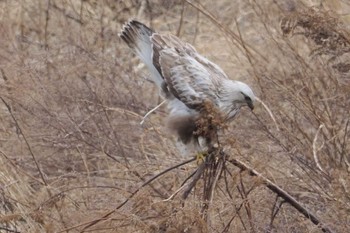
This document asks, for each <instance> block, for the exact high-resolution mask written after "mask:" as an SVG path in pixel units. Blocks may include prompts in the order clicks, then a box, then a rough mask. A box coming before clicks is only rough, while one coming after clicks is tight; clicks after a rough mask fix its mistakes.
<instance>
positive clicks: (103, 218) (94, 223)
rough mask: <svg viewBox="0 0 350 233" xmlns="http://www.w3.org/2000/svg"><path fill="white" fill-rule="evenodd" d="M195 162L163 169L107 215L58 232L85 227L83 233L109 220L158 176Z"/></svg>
mask: <svg viewBox="0 0 350 233" xmlns="http://www.w3.org/2000/svg"><path fill="white" fill-rule="evenodd" d="M194 160H195V158H192V159H189V160H186V161H184V162H182V163H179V164H177V165H175V166H172V167H170V168H168V169H165V170H164V171H162V172H160V173H158V174H157V175H155V176H153V177H152V178H151V179H149V180H147V181H146V182H144V183H143V184H142V185H141V186H140V187H139V188H137V189H136V190H135V191H134V192H132V193H131V194H130V196H129V197H128V198H127V199H125V201H123V202H122V203H121V204H119V205H118V206H117V207H115V208H114V209H113V210H111V211H108V212H107V213H105V214H104V215H103V216H102V217H100V218H98V219H95V220H92V221H88V222H85V223H81V224H79V225H76V226H73V227H69V228H66V229H64V230H62V231H59V232H65V231H69V230H72V229H76V228H78V227H81V226H85V227H84V228H83V229H82V230H81V231H80V232H85V231H86V230H87V229H88V228H90V227H92V226H94V225H96V224H97V223H99V222H101V221H104V220H107V219H108V218H109V216H110V215H112V214H113V213H114V212H115V211H117V210H118V209H120V208H122V207H123V206H124V205H125V204H126V203H127V202H128V201H129V200H130V199H131V198H132V197H133V196H135V195H136V194H137V193H138V192H139V191H140V190H141V189H142V188H143V187H145V186H147V185H149V184H150V183H151V182H152V181H154V180H156V179H157V178H159V177H160V176H162V175H164V174H166V173H168V172H169V171H171V170H174V169H176V168H178V167H181V166H183V165H185V164H188V163H191V162H193V161H194Z"/></svg>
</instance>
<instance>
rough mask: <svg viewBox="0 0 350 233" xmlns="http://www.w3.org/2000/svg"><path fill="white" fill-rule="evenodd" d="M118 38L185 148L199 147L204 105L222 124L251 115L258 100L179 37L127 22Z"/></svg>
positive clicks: (137, 23)
mask: <svg viewBox="0 0 350 233" xmlns="http://www.w3.org/2000/svg"><path fill="white" fill-rule="evenodd" d="M119 36H120V38H121V39H122V40H123V41H125V43H126V44H127V45H128V46H129V47H130V48H131V49H132V50H133V51H134V53H135V54H136V55H137V56H138V57H139V58H140V59H141V61H142V62H143V63H145V65H146V66H147V68H148V69H149V71H150V73H151V76H152V80H153V81H154V83H155V84H156V85H157V86H158V88H159V92H160V95H161V96H162V97H163V98H164V99H165V100H166V102H167V104H168V108H169V110H170V111H169V117H168V126H169V128H170V129H172V130H173V132H175V133H177V135H178V137H179V139H180V140H181V141H182V142H183V143H184V144H188V143H190V142H193V143H197V144H198V137H199V136H200V135H198V133H196V132H197V131H198V122H197V121H198V119H200V118H201V117H205V116H203V114H208V113H207V112H205V111H202V109H203V107H204V105H205V104H208V103H209V104H211V105H212V107H213V108H215V110H216V111H217V112H219V113H220V114H221V115H222V116H223V119H224V121H225V122H229V121H230V120H232V119H233V118H234V116H236V114H237V113H238V112H239V110H240V108H241V107H242V106H248V107H249V108H251V109H252V110H253V108H254V101H255V99H256V97H255V95H254V93H253V91H252V90H251V88H250V87H249V86H248V85H247V84H245V83H243V82H240V81H233V80H230V79H229V78H228V77H227V75H226V74H225V73H224V71H223V70H222V69H221V68H220V67H219V66H217V65H216V64H214V63H212V62H211V61H209V60H208V59H206V58H205V57H203V56H202V55H200V54H199V53H198V52H197V51H196V49H195V48H194V47H193V46H192V45H190V44H188V43H186V42H184V41H182V40H181V39H180V38H178V37H176V36H174V35H170V34H160V33H157V32H155V31H153V30H152V29H150V28H149V27H147V26H146V25H144V24H143V23H140V22H138V21H136V20H131V21H129V22H127V23H125V24H124V25H123V29H122V31H121V33H120V34H119ZM207 140H209V141H210V138H207Z"/></svg>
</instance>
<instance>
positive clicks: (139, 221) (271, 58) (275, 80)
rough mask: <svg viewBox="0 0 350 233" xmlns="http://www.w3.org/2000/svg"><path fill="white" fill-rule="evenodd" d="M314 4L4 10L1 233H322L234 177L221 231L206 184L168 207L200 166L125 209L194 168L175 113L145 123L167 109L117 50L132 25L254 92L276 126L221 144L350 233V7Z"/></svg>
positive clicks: (265, 118) (289, 0)
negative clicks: (172, 124)
mask: <svg viewBox="0 0 350 233" xmlns="http://www.w3.org/2000/svg"><path fill="white" fill-rule="evenodd" d="M280 2H282V3H280ZM311 2H313V3H315V2H316V1H307V0H303V1H302V0H286V1H274V0H268V1H248V0H240V1H235V4H233V3H231V2H230V1H226V0H223V1H217V2H216V1H200V4H199V3H198V2H196V1H184V2H183V1H175V0H174V1H166V2H164V3H163V1H156V0H149V1H138V0H130V1H109V0H105V1H92V0H91V1H90V0H87V1H79V0H76V1H56V0H50V1H42V0H34V1H29V0H28V1H27V0H22V1H2V2H0V17H1V20H0V32H1V33H0V34H1V36H0V89H1V95H0V96H1V98H2V100H3V101H0V106H1V111H0V115H1V117H0V122H1V128H0V143H1V144H0V145H1V146H0V184H1V196H0V197H1V198H0V200H1V206H2V208H0V209H1V211H0V231H1V232H80V231H82V229H84V227H85V232H321V229H320V228H319V227H317V226H315V225H313V224H312V223H311V222H310V221H309V220H308V219H305V218H304V217H303V216H302V215H301V214H300V213H298V212H297V211H296V210H295V209H294V208H292V207H291V206H289V205H288V204H286V203H283V202H281V201H280V199H279V198H278V197H277V196H276V194H274V193H273V192H271V191H269V190H268V189H267V188H266V187H265V186H264V185H263V182H262V181H261V180H260V179H259V178H257V177H251V176H250V175H249V173H248V172H241V171H240V170H239V169H237V168H236V167H235V166H233V165H230V164H227V167H225V169H224V170H223V171H224V172H223V173H222V174H221V176H220V179H219V180H218V181H217V185H216V189H215V193H214V197H213V200H212V203H211V205H210V208H209V209H208V215H209V216H210V218H208V219H207V221H204V220H203V218H202V217H201V216H202V215H201V210H202V207H203V206H202V204H203V203H202V202H201V199H202V197H203V189H202V188H203V186H205V184H204V183H203V182H204V181H205V180H203V179H200V180H199V181H198V183H197V185H196V187H195V188H194V190H193V191H192V192H191V194H190V195H189V197H188V198H187V199H186V200H185V201H183V200H182V199H181V195H179V196H175V197H174V198H172V199H171V200H167V201H164V200H165V199H167V198H168V197H170V196H171V195H172V194H173V193H174V192H175V191H176V190H177V189H178V188H180V186H181V184H182V182H183V181H184V180H185V179H186V178H187V177H188V176H190V175H191V174H192V173H193V171H194V170H195V169H196V167H197V166H198V165H197V164H196V163H195V162H193V163H190V164H186V165H184V166H182V167H180V168H176V169H173V170H171V171H169V172H167V173H166V174H164V175H163V176H161V177H159V178H157V179H156V180H155V181H153V182H151V183H150V184H149V185H147V186H145V187H143V188H142V189H139V191H138V192H137V193H136V194H135V195H134V196H133V197H132V198H130V200H129V201H128V202H127V203H126V204H125V205H124V206H122V207H121V208H118V209H115V208H117V207H118V206H119V205H120V204H121V203H122V202H123V201H125V199H127V198H128V197H129V196H130V195H131V194H132V193H135V190H137V189H138V188H139V187H140V186H141V185H142V184H143V183H144V182H145V181H146V180H148V179H149V178H151V177H153V176H154V175H155V174H157V173H159V172H161V171H163V170H165V169H167V168H170V167H172V166H174V165H176V164H179V163H180V162H181V161H185V160H187V159H189V158H186V157H183V155H182V154H181V153H180V152H179V149H178V148H177V147H176V143H175V139H174V138H172V137H171V136H169V135H168V132H167V130H166V129H165V128H164V127H163V125H164V124H163V121H164V116H166V109H165V108H162V109H161V110H159V111H157V113H156V114H153V115H151V116H150V119H148V120H147V121H146V123H145V125H144V126H142V127H141V126H140V125H139V122H140V121H141V120H142V116H143V115H144V114H145V113H146V112H147V111H148V110H150V109H151V108H153V107H154V106H155V105H156V104H157V103H158V101H159V99H158V96H157V91H156V89H155V87H154V85H153V84H152V83H150V82H149V78H148V76H147V73H146V71H145V69H144V68H143V67H142V66H140V65H138V64H139V61H138V60H137V59H136V58H134V56H133V55H132V54H130V51H129V49H128V48H127V46H125V45H124V44H123V43H122V41H121V40H119V39H118V38H117V33H118V32H119V30H120V27H121V25H122V23H124V21H126V20H128V19H129V18H133V17H137V18H139V19H140V20H142V21H144V22H145V23H146V24H149V25H152V27H154V28H155V29H156V30H158V31H162V32H170V33H173V34H178V35H179V36H180V37H181V38H183V39H184V40H186V41H188V42H190V43H193V44H194V45H195V47H196V48H197V49H198V51H200V52H201V53H203V54H204V55H206V56H207V57H209V58H210V59H211V60H213V61H215V62H216V63H218V64H219V65H220V66H221V67H222V68H223V69H224V70H225V71H226V72H227V74H228V75H229V76H230V77H232V79H239V80H244V81H245V82H247V83H249V84H250V85H251V86H252V87H253V89H254V90H255V92H256V93H257V94H258V96H259V98H260V99H261V100H262V101H263V102H264V103H265V104H266V105H267V106H268V107H269V108H270V110H271V112H272V113H273V115H274V116H275V118H276V119H275V120H276V122H274V121H273V120H271V117H270V115H269V113H268V112H267V111H266V110H265V109H264V108H263V107H262V106H258V107H257V109H256V111H255V112H254V114H252V113H251V112H250V111H246V110H243V111H242V112H241V113H240V115H239V116H238V117H237V119H236V120H235V121H234V122H233V123H232V124H231V126H230V127H229V128H228V129H226V130H225V131H224V133H222V135H220V140H221V141H222V142H224V143H223V144H225V145H226V146H225V151H226V153H228V154H229V155H230V156H232V157H234V158H238V159H240V160H241V161H244V162H245V163H247V164H249V165H250V166H251V167H253V168H254V169H255V170H257V171H259V172H260V173H262V174H263V175H264V176H265V177H268V178H269V179H270V180H272V181H273V182H275V183H276V184H278V185H279V186H280V187H282V188H283V189H285V190H286V191H288V192H289V193H290V194H291V195H292V196H294V197H295V198H296V199H297V200H298V201H299V202H300V203H302V204H303V205H304V206H306V207H307V208H308V209H310V210H311V211H312V212H313V213H315V214H316V215H317V216H318V217H319V218H320V219H321V220H322V222H323V223H325V224H327V225H328V226H329V227H330V228H331V229H332V230H334V231H335V232H348V231H350V217H349V216H350V205H349V203H350V179H349V173H350V157H349V156H350V147H349V136H350V132H349V131H350V129H349V128H350V125H349V124H350V122H349V116H350V94H349V93H350V68H349V67H350V59H349V52H350V36H349V34H350V28H349V26H348V25H349V23H350V18H349V13H348V12H349V11H350V5H349V3H347V1H342V0H328V1H322V2H323V4H322V6H320V5H312V4H311ZM311 6H312V7H311ZM310 7H311V8H310ZM346 12H347V13H346ZM8 107H9V108H8ZM276 124H277V125H278V129H279V130H278V129H277V128H276ZM106 213H111V214H110V215H109V216H108V218H106V219H102V221H100V222H99V223H97V224H95V225H93V226H91V227H86V226H87V225H88V224H90V223H91V222H92V221H94V220H96V219H100V218H101V217H102V216H104V215H105V214H106ZM100 220H101V219H100ZM6 229H7V230H6Z"/></svg>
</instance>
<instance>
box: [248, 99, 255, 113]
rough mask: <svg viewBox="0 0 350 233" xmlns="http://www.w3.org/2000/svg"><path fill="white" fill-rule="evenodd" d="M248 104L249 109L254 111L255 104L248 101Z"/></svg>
mask: <svg viewBox="0 0 350 233" xmlns="http://www.w3.org/2000/svg"><path fill="white" fill-rule="evenodd" d="M247 104H248V107H249V108H250V110H252V111H253V110H254V104H253V102H252V101H248V102H247Z"/></svg>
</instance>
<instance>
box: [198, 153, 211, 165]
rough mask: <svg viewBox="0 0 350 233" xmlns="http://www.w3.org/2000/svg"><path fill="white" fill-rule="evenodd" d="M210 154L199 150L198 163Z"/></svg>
mask: <svg viewBox="0 0 350 233" xmlns="http://www.w3.org/2000/svg"><path fill="white" fill-rule="evenodd" d="M207 155H208V153H207V152H198V153H197V154H196V160H197V164H201V163H203V162H204V160H205V157H206V156H207Z"/></svg>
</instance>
